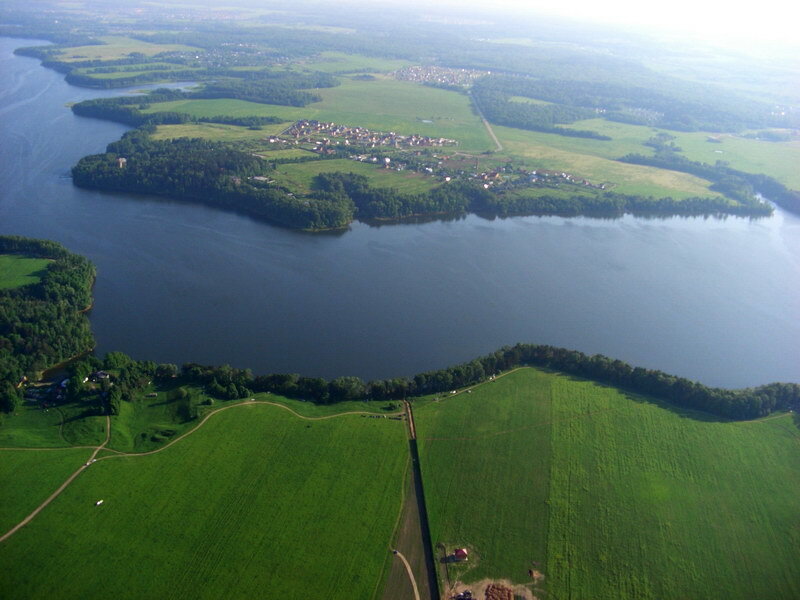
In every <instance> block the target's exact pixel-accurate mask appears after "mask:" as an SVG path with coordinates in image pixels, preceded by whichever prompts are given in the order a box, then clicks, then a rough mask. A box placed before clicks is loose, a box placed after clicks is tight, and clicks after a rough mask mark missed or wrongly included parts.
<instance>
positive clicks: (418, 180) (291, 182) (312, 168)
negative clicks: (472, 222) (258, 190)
mask: <svg viewBox="0 0 800 600" xmlns="http://www.w3.org/2000/svg"><path fill="white" fill-rule="evenodd" d="M337 172H341V173H356V174H358V175H364V176H365V177H367V178H368V179H369V181H370V184H371V185H373V186H375V187H385V188H394V189H396V190H397V191H399V192H402V193H408V194H418V193H423V192H427V191H429V190H431V189H432V188H434V187H435V186H436V185H439V183H440V181H439V180H436V179H434V178H433V177H426V176H425V175H421V174H419V173H417V172H414V171H393V170H391V169H384V168H382V167H380V166H376V165H373V164H370V163H362V162H359V161H355V160H347V159H344V158H343V159H335V160H317V161H311V162H304V163H288V164H283V165H278V168H277V169H276V170H275V171H274V172H272V173H270V175H271V176H272V177H274V178H275V180H276V181H277V182H278V183H280V184H281V185H284V186H286V187H287V188H289V189H291V190H293V191H294V192H295V193H302V194H307V193H309V192H310V191H311V189H312V184H313V179H314V177H315V176H317V175H319V174H320V173H337Z"/></svg>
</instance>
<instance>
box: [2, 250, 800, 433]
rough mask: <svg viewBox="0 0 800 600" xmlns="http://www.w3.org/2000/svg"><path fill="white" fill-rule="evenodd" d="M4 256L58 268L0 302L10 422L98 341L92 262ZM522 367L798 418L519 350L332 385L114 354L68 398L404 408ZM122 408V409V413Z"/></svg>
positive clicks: (722, 412) (591, 362)
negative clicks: (201, 391)
mask: <svg viewBox="0 0 800 600" xmlns="http://www.w3.org/2000/svg"><path fill="white" fill-rule="evenodd" d="M0 252H2V253H7V254H24V255H27V256H33V257H41V258H49V259H52V260H53V263H52V264H51V265H50V267H49V268H48V269H47V272H46V274H45V275H44V277H43V278H42V280H41V282H40V283H38V284H32V285H28V286H24V287H21V288H16V289H12V290H5V291H2V292H0V296H1V297H2V298H3V300H4V301H3V303H2V308H1V309H0V382H1V383H2V385H0V394H1V395H2V397H1V398H0V400H1V404H2V405H1V406H0V408H2V409H3V410H5V411H6V412H13V410H14V409H15V408H16V406H17V405H18V403H19V402H20V400H21V390H20V389H19V388H18V383H19V382H20V381H21V380H22V377H23V376H26V375H27V376H31V377H33V376H35V374H36V373H37V372H39V371H42V370H43V369H45V368H47V367H49V366H52V365H54V364H57V363H59V362H61V361H63V360H65V359H68V358H71V357H74V356H75V355H77V354H80V353H83V352H86V351H89V350H91V348H92V347H93V346H94V338H93V336H92V333H91V329H90V327H89V322H88V319H87V317H86V315H85V314H83V309H85V308H86V307H87V306H88V305H89V304H91V285H92V282H93V280H94V275H95V270H94V267H93V265H92V264H91V263H90V262H89V261H88V260H86V259H85V258H83V257H81V256H78V255H75V254H72V253H70V252H68V251H67V250H66V249H65V248H63V246H61V245H60V244H57V243H55V242H50V241H42V240H32V239H27V238H22V237H17V236H5V237H0ZM520 366H535V367H541V368H547V369H553V370H556V371H559V372H562V373H566V374H570V375H575V376H578V377H583V378H586V379H590V380H593V381H597V382H600V383H605V384H609V385H613V386H616V387H619V388H621V389H623V390H627V391H630V392H634V393H639V394H644V395H647V396H650V397H653V398H656V399H659V400H663V401H665V402H668V403H670V404H673V405H676V406H680V407H682V408H688V409H692V410H699V411H703V412H706V413H710V414H713V415H717V416H719V417H723V418H727V419H734V420H736V419H753V418H758V417H763V416H766V415H768V414H770V413H772V412H774V411H778V410H788V409H800V384H796V383H771V384H767V385H762V386H758V387H754V388H747V389H743V390H728V389H722V388H714V387H709V386H705V385H703V384H700V383H697V382H695V381H691V380H689V379H686V378H683V377H676V376H674V375H669V374H667V373H664V372H662V371H658V370H652V369H644V368H641V367H634V366H631V365H629V364H627V363H625V362H622V361H620V360H614V359H611V358H608V357H606V356H603V355H599V354H596V355H593V356H590V355H587V354H584V353H583V352H578V351H575V350H568V349H565V348H557V347H554V346H549V345H538V344H517V345H515V346H510V347H509V346H507V347H504V348H501V349H500V350H497V351H496V352H493V353H491V354H488V355H485V356H482V357H480V358H476V359H474V360H472V361H469V362H467V363H462V364H459V365H455V366H453V367H449V368H445V369H439V370H434V371H427V372H424V373H419V374H417V375H414V376H413V377H396V378H392V379H382V380H373V381H369V382H365V381H363V380H361V379H360V378H358V377H348V376H344V377H337V378H335V379H332V380H330V381H328V380H325V379H323V378H319V377H305V376H301V375H297V374H285V373H284V374H265V375H256V376H254V375H253V374H252V372H251V371H250V370H248V369H236V368H232V367H230V366H227V365H224V366H221V367H213V366H204V365H199V364H196V363H187V364H184V365H183V366H182V367H181V368H180V369H178V367H176V366H174V365H166V364H162V365H157V364H156V363H154V362H152V361H135V360H133V359H130V358H129V357H126V356H125V355H124V354H121V353H118V352H115V353H110V354H109V355H108V356H106V358H105V359H104V360H100V359H99V358H96V357H94V356H91V355H89V356H87V357H86V358H83V359H80V360H76V361H73V363H72V364H71V365H70V367H69V370H70V373H71V375H72V379H74V382H71V384H70V386H69V388H68V392H69V393H70V394H72V396H73V397H72V399H73V400H74V399H75V398H76V397H80V394H81V393H82V392H83V390H82V383H81V382H83V381H84V379H85V378H86V377H87V376H88V374H89V373H91V372H92V371H94V370H96V369H99V368H103V367H105V368H113V369H117V371H118V375H117V380H118V381H119V383H120V385H119V386H118V390H117V391H115V393H114V394H112V395H105V396H102V398H103V402H102V403H101V404H100V405H99V409H101V410H104V411H111V412H114V410H115V407H114V406H113V404H114V403H118V402H120V401H125V400H128V401H131V400H132V399H133V398H134V397H135V394H136V390H137V389H139V388H141V387H142V386H144V385H146V383H147V382H149V381H150V379H153V378H155V379H162V380H166V379H173V378H174V377H180V378H181V379H182V381H184V382H185V383H191V384H198V385H203V386H205V389H206V391H207V393H209V394H210V395H211V396H213V397H216V398H218V399H222V400H225V399H229V400H230V399H236V398H244V397H247V396H249V395H250V394H252V393H253V392H272V393H276V394H281V395H284V396H289V397H294V398H302V399H306V400H311V401H313V402H318V403H332V402H339V401H344V400H376V401H382V400H397V399H408V398H414V397H419V396H425V395H429V394H439V393H443V392H444V393H446V392H449V391H451V390H454V389H459V388H464V387H467V386H471V385H475V384H478V383H481V382H484V381H487V380H488V378H490V377H491V376H493V375H497V374H499V373H501V372H504V371H508V370H509V369H513V368H516V367H520ZM117 408H118V407H117Z"/></svg>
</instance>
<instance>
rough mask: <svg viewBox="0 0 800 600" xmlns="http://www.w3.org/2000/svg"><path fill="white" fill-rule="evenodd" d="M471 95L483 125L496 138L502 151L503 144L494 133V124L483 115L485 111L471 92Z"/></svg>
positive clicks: (495, 142)
mask: <svg viewBox="0 0 800 600" xmlns="http://www.w3.org/2000/svg"><path fill="white" fill-rule="evenodd" d="M469 97H470V98H471V99H472V105H473V106H474V107H475V110H476V111H477V112H478V116H479V117H480V118H481V121H483V125H484V127H486V131H488V132H489V136H490V137H491V138H492V139H493V140H494V145H495V146H497V152H502V151H503V144H501V143H500V140H498V139H497V136H496V135H495V134H494V129H492V126H491V125H490V124H489V121H487V120H486V117H484V116H483V111H482V110H481V107H480V106H478V103H477V102H475V98H474V97H473V96H472V94H470V95H469Z"/></svg>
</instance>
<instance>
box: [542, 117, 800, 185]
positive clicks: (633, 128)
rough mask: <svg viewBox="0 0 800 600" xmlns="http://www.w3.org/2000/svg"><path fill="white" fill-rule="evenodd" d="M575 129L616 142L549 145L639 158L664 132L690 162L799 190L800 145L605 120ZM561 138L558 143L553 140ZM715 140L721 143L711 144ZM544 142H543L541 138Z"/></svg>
mask: <svg viewBox="0 0 800 600" xmlns="http://www.w3.org/2000/svg"><path fill="white" fill-rule="evenodd" d="M565 127H571V128H573V129H590V130H592V131H596V132H598V133H601V134H603V135H607V136H610V137H612V138H613V140H612V141H610V142H602V141H598V140H590V139H581V138H565V137H562V136H553V135H548V134H537V135H539V136H546V139H547V141H548V144H551V145H554V146H555V147H557V148H559V149H563V150H573V151H576V152H581V153H585V154H592V155H595V156H600V157H603V158H609V159H613V158H619V157H620V156H623V155H625V154H628V153H630V152H636V153H639V154H652V153H653V149H652V148H649V147H647V146H643V145H642V142H645V141H647V140H648V139H649V138H651V137H653V135H655V133H656V132H658V131H663V132H665V133H668V134H670V135H672V136H675V138H676V139H675V144H677V145H678V146H679V147H680V148H681V149H682V150H683V152H682V154H683V155H684V156H686V158H688V159H690V160H696V161H700V162H705V163H708V164H714V163H716V162H717V161H718V160H722V161H726V162H728V163H729V164H730V166H731V167H733V168H734V169H740V170H742V171H745V172H747V173H764V174H765V175H769V176H771V177H774V178H775V179H777V180H778V181H780V182H781V183H783V184H784V185H787V186H789V187H791V188H793V189H800V171H799V170H798V169H797V165H798V164H800V141H798V140H793V141H789V142H768V141H764V140H755V139H750V138H745V137H740V136H736V135H731V134H717V133H708V132H704V131H696V132H680V131H667V130H662V129H659V130H656V129H653V128H652V127H644V126H641V125H628V124H625V123H616V122H613V121H606V120H604V119H590V120H586V121H577V122H575V123H572V124H571V125H566V126H565ZM555 137H560V139H559V140H555V139H552V138H555ZM710 137H712V138H715V139H718V140H719V142H720V143H713V142H709V141H708V139H709V138H710ZM542 139H544V138H542Z"/></svg>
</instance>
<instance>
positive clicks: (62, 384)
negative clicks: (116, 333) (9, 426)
mask: <svg viewBox="0 0 800 600" xmlns="http://www.w3.org/2000/svg"><path fill="white" fill-rule="evenodd" d="M110 379H111V374H110V373H107V372H106V371H95V372H94V373H92V374H91V375H89V376H88V377H86V378H84V380H83V382H84V383H86V382H87V381H92V382H93V383H100V382H101V381H110ZM27 381H28V380H27V378H24V381H21V382H20V386H21V385H22V384H23V383H26V382H27ZM68 385H69V378H65V379H62V380H61V381H59V382H58V383H54V384H52V385H32V386H28V387H27V388H26V389H25V398H26V399H28V400H30V401H31V402H41V404H42V408H43V409H44V410H47V409H48V408H49V407H50V406H55V405H56V404H61V403H62V402H64V400H66V398H67V386H68Z"/></svg>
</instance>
